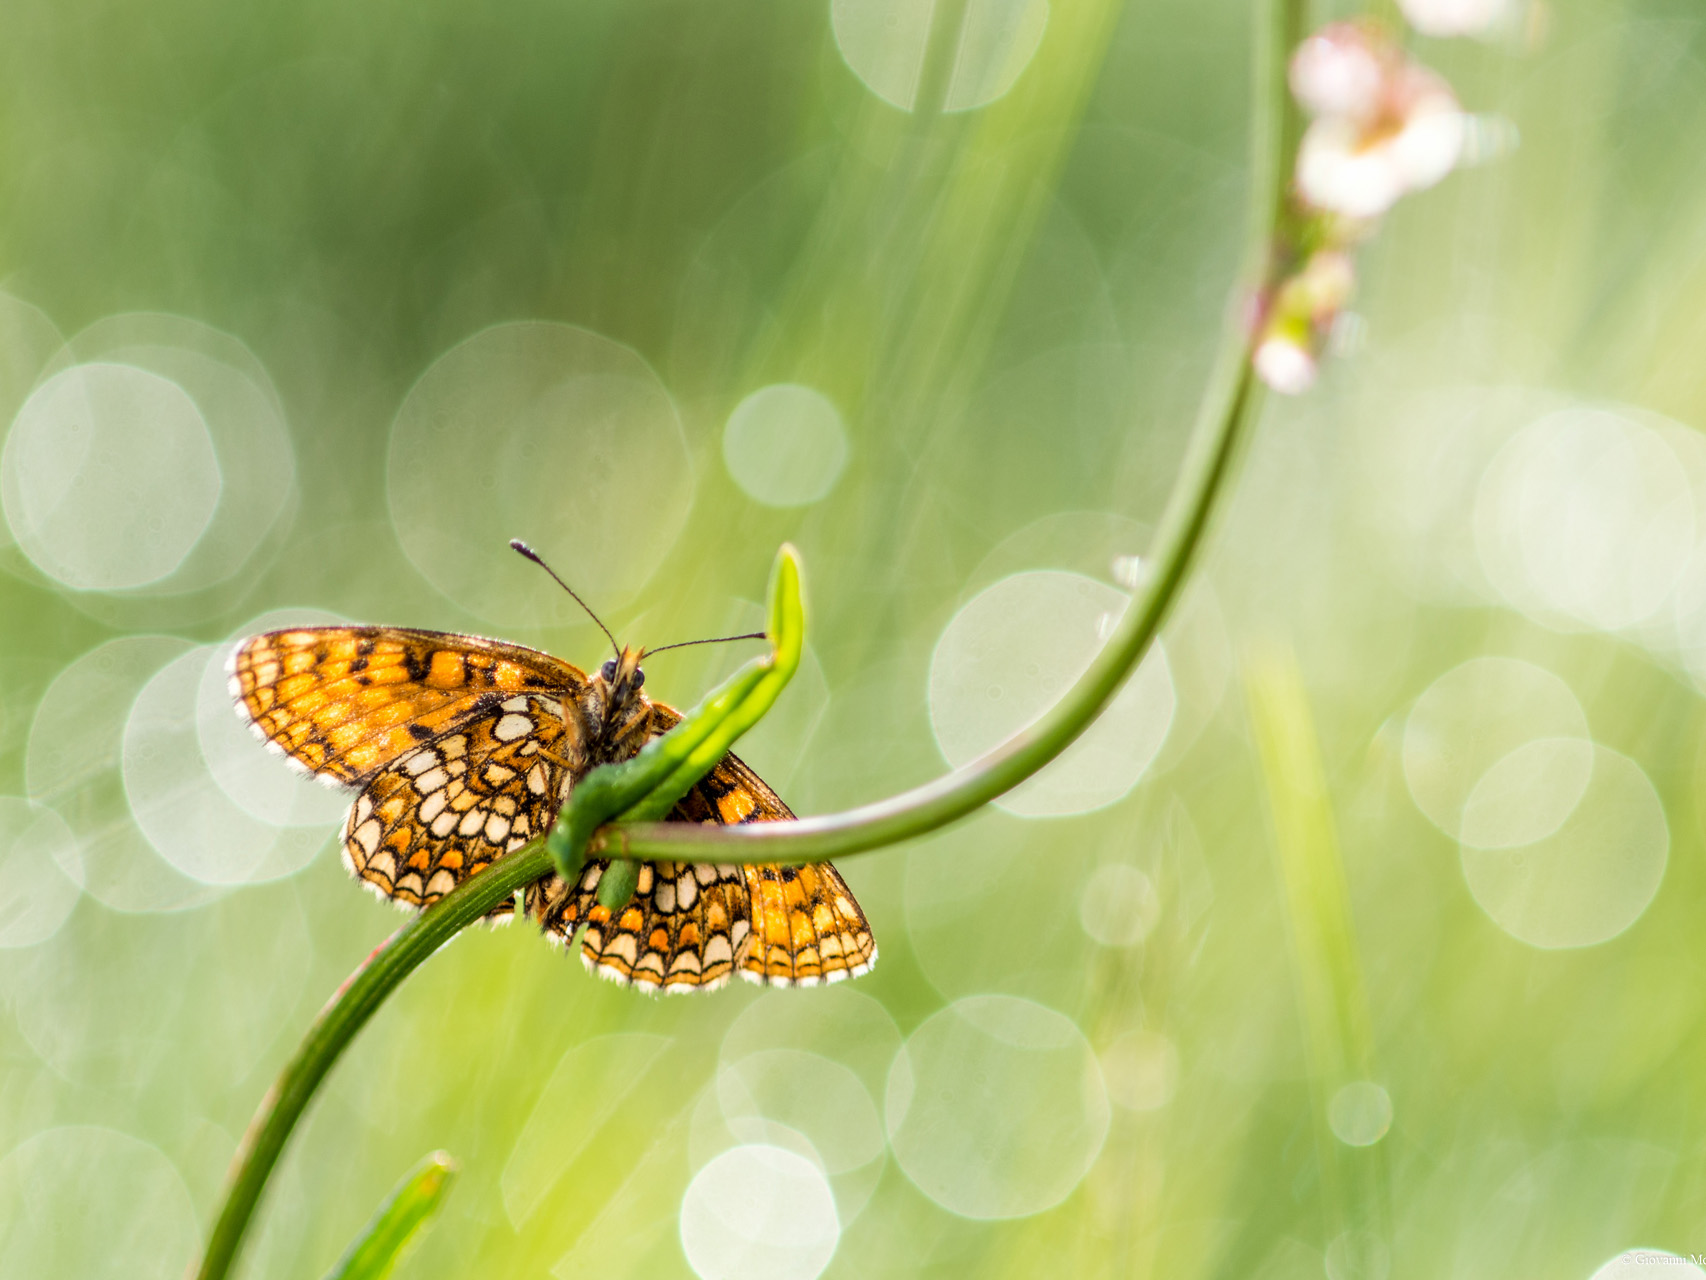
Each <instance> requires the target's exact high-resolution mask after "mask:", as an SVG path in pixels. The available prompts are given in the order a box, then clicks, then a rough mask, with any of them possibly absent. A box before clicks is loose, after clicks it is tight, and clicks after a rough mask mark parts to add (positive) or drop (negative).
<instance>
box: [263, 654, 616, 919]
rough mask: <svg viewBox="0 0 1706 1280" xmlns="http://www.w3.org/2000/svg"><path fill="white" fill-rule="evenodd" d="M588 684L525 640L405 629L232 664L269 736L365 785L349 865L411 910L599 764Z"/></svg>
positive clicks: (545, 818) (496, 853)
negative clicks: (589, 757)
mask: <svg viewBox="0 0 1706 1280" xmlns="http://www.w3.org/2000/svg"><path fill="white" fill-rule="evenodd" d="M585 683H586V677H585V676H584V675H583V674H582V673H581V672H580V671H579V670H578V669H576V668H575V667H572V666H570V665H569V664H568V663H566V662H562V661H560V660H558V659H556V658H553V657H551V656H550V655H549V654H545V653H540V652H538V651H536V650H533V649H526V648H523V647H521V646H520V645H512V644H505V643H503V642H501V641H496V640H485V639H481V638H479V637H476V636H458V635H448V634H445V633H442V632H436V631H411V630H405V629H403V628H397V627H315V628H302V629H298V630H290V631H274V632H270V633H268V634H266V635H260V636H254V637H252V638H251V639H248V640H245V641H244V642H243V643H242V644H240V645H239V646H238V647H237V649H236V651H235V652H234V653H233V655H232V660H231V691H232V694H233V696H234V697H235V698H236V700H237V707H238V710H239V712H240V713H241V714H242V715H244V716H245V717H246V718H247V719H248V720H249V723H250V726H251V728H252V729H253V730H254V732H255V734H256V736H257V737H259V738H260V739H261V740H262V741H263V742H265V743H266V744H267V745H268V746H269V747H270V748H271V749H273V750H275V751H278V752H280V753H282V754H283V755H284V756H285V757H286V759H287V760H289V761H290V762H291V763H293V764H294V765H295V766H297V767H298V768H300V769H302V770H304V771H305V772H309V773H312V774H314V775H315V776H317V777H319V778H320V779H321V781H324V782H329V783H331V784H332V785H347V786H354V787H359V788H361V791H360V794H359V795H358V796H357V797H356V800H355V804H354V805H353V806H352V808H351V809H350V812H349V815H348V817H347V818H346V819H345V821H344V828H343V847H344V860H345V862H346V863H347V864H348V865H349V867H350V870H351V871H352V872H354V874H356V875H357V876H359V877H360V878H361V879H362V880H363V881H364V882H366V883H367V885H368V886H369V887H371V888H372V889H373V890H374V891H375V892H377V893H379V894H380V895H381V896H383V897H386V898H390V899H392V900H394V901H396V902H397V903H398V904H399V905H408V906H424V905H427V904H429V903H432V902H434V901H436V900H437V899H439V898H440V897H442V896H444V894H446V893H448V892H449V891H450V890H451V889H453V888H454V887H455V886H456V885H457V884H459V883H461V881H462V880H464V879H466V878H467V877H468V876H471V875H473V874H475V873H476V872H478V871H480V870H481V869H483V868H484V867H486V866H487V865H489V864H490V863H491V862H492V861H494V860H495V859H497V858H500V857H502V856H503V855H504V854H505V853H508V852H510V851H511V850H513V849H516V848H519V847H520V846H521V845H522V844H525V843H526V842H527V841H528V840H529V839H531V838H532V837H533V836H534V835H537V834H539V833H540V832H541V831H543V830H544V829H545V828H546V827H547V826H548V825H549V823H550V822H551V819H552V817H553V816H554V815H555V813H556V810H557V807H558V806H559V805H560V804H561V803H562V801H563V799H564V797H566V796H567V794H568V790H569V786H570V779H571V778H572V777H573V775H574V773H575V771H576V769H577V767H578V766H579V762H580V761H581V760H582V759H583V758H584V749H583V744H581V743H579V742H578V741H575V740H574V736H573V731H572V730H571V728H570V725H569V722H568V721H567V720H566V718H565V715H564V704H565V702H567V701H568V700H569V699H570V698H572V697H573V696H574V695H575V694H576V693H577V692H578V691H579V690H580V689H581V688H582V687H584V685H585ZM503 914H507V911H506V910H504V909H500V910H499V911H498V912H495V913H494V915H503Z"/></svg>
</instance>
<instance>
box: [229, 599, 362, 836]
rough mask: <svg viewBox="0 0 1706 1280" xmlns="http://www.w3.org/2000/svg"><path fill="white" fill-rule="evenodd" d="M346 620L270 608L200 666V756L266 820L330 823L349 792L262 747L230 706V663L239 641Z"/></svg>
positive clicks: (237, 798)
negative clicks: (311, 776)
mask: <svg viewBox="0 0 1706 1280" xmlns="http://www.w3.org/2000/svg"><path fill="white" fill-rule="evenodd" d="M347 621H348V619H346V618H340V617H339V616H338V615H337V614H334V613H327V612H325V611H324V610H321V609H275V610H271V611H269V612H267V613H264V614H262V615H261V616H260V617H258V618H252V619H250V620H249V621H248V622H246V623H244V624H243V625H242V626H240V627H238V628H237V629H236V630H235V631H233V632H232V634H231V639H230V640H229V642H228V643H226V644H223V645H215V646H214V647H213V650H212V651H211V652H210V654H209V656H208V661H207V663H206V665H205V666H203V668H202V675H201V683H200V685H199V687H198V688H197V690H196V700H195V728H196V743H197V744H198V745H199V748H200V756H201V759H202V761H203V762H204V763H205V764H206V766H207V769H208V771H209V772H210V773H212V775H213V780H214V781H215V782H216V783H218V784H219V789H220V790H221V791H223V792H224V793H225V794H226V796H228V797H229V798H230V800H231V801H232V803H234V804H236V805H237V806H238V807H239V808H241V809H242V810H243V811H244V812H246V813H248V814H249V815H250V816H252V817H255V818H258V819H259V820H260V821H262V822H266V823H270V824H272V825H273V826H278V827H312V826H329V825H330V824H332V823H336V822H340V821H341V820H342V819H343V816H344V811H345V810H347V809H348V808H349V806H350V802H351V792H349V791H347V790H345V789H344V788H342V787H328V786H326V785H324V784H323V783H320V782H317V781H314V780H312V779H309V778H305V777H303V776H302V775H301V774H300V773H298V772H297V771H296V770H294V769H288V768H286V767H284V765H283V764H282V763H281V762H280V761H279V758H278V756H276V755H274V754H273V753H272V752H270V751H268V750H267V749H266V748H265V747H264V746H262V745H261V743H260V741H259V740H258V739H257V738H256V737H255V735H254V734H253V733H251V732H250V731H249V726H248V722H247V720H246V719H245V718H244V717H242V716H240V715H239V714H238V713H237V708H236V707H235V706H233V705H232V699H231V689H230V676H229V675H228V673H227V672H226V670H225V665H226V661H227V659H228V657H229V655H230V653H231V650H232V648H233V647H234V646H235V645H236V644H237V642H238V641H239V640H241V639H246V638H247V637H249V636H252V635H258V634H260V633H261V632H264V631H274V630H277V629H279V628H281V627H324V626H336V625H338V624H340V623H345V622H347Z"/></svg>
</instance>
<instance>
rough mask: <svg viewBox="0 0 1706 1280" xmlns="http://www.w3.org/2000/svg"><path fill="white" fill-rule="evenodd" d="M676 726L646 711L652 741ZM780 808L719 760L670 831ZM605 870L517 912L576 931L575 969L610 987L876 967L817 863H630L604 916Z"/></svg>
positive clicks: (865, 926) (543, 887) (759, 817)
mask: <svg viewBox="0 0 1706 1280" xmlns="http://www.w3.org/2000/svg"><path fill="white" fill-rule="evenodd" d="M679 719H680V717H679V716H677V715H676V713H675V712H674V711H673V710H671V709H670V708H668V707H665V706H663V705H661V704H654V705H653V722H652V731H653V733H654V734H655V733H663V732H665V731H666V730H668V729H670V728H672V727H673V726H674V725H675V724H676V723H678V722H679ZM793 816H794V815H793V813H792V812H791V811H790V810H789V809H788V806H787V805H785V804H783V803H782V800H781V798H780V797H779V796H777V794H776V793H775V792H774V791H772V790H771V789H770V788H769V787H768V786H766V785H765V783H764V782H763V780H762V779H760V778H759V777H758V775H757V774H755V773H753V771H752V770H751V769H749V768H747V766H746V765H745V764H744V763H743V762H742V761H741V760H740V759H739V758H738V757H736V756H732V755H731V756H725V757H723V759H722V761H721V762H720V763H719V764H718V765H717V767H716V768H714V769H712V770H711V772H710V773H709V774H707V775H706V776H705V777H704V778H703V779H701V780H700V781H699V783H698V784H697V785H696V786H695V787H694V788H693V790H691V791H690V792H688V793H687V795H686V796H685V797H683V798H682V800H681V802H680V803H679V804H678V805H676V807H675V809H674V811H673V812H671V814H670V815H669V817H670V821H672V822H710V823H718V824H722V825H733V824H736V823H742V822H774V821H777V820H780V819H785V818H792V817H793ZM608 865H609V864H608V863H606V862H604V861H602V860H595V861H593V862H589V863H588V864H587V866H586V868H585V870H584V871H583V872H582V873H581V878H580V882H579V883H578V884H577V885H575V887H574V888H573V889H572V890H570V889H569V888H568V887H567V886H566V885H565V884H564V882H563V881H562V880H560V879H558V878H557V877H555V876H550V877H547V878H546V879H545V880H543V881H541V882H540V883H539V884H537V885H535V886H534V890H533V891H532V892H531V893H530V895H529V900H528V907H529V913H530V914H531V915H532V916H533V917H534V918H535V919H536V920H538V921H539V923H540V925H541V927H543V928H544V929H545V931H546V932H547V934H549V935H552V936H554V937H556V938H558V939H560V940H561V941H563V942H565V943H566V942H568V941H569V940H570V939H571V938H572V937H573V936H574V933H575V930H576V929H577V928H579V927H580V926H581V925H583V924H584V925H585V928H586V932H585V935H584V937H583V938H582V941H581V960H582V962H583V963H584V964H585V965H586V966H587V968H589V969H591V970H592V971H593V972H595V973H597V974H599V975H600V976H602V977H606V978H609V979H611V980H612V981H615V982H620V983H624V984H626V985H631V986H638V987H642V988H644V989H646V990H651V991H657V990H662V991H666V992H673V991H698V990H710V989H713V988H715V987H720V986H722V985H723V984H724V983H725V982H727V981H728V980H729V976H730V974H732V973H733V972H735V971H736V970H737V969H738V970H739V971H740V974H741V976H742V977H743V978H746V979H747V980H748V981H751V982H762V983H769V984H770V985H772V986H778V987H794V986H802V987H809V986H816V985H817V984H818V983H820V982H838V981H841V980H842V979H844V978H854V977H858V976H859V975H860V974H862V973H866V972H868V971H869V970H870V968H871V966H872V965H873V964H875V963H876V959H877V948H876V944H875V942H874V941H873V939H872V937H871V926H870V924H869V922H867V921H866V919H865V914H864V912H863V911H861V910H860V909H859V904H858V903H857V902H856V901H855V900H854V898H853V894H852V891H851V890H849V889H848V888H847V884H846V882H845V881H843V880H842V878H841V876H840V874H839V873H838V872H837V871H836V870H835V868H834V867H832V866H830V865H829V864H828V863H827V862H820V863H817V864H815V865H812V866H806V867H776V866H765V865H751V866H734V865H728V864H711V863H675V862H659V863H652V864H642V866H641V868H640V876H639V882H638V884H637V886H636V888H635V891H634V896H633V898H632V899H630V900H629V902H628V903H627V904H626V905H625V906H623V907H622V908H620V909H619V910H617V911H615V912H611V911H610V910H608V909H607V908H605V907H602V906H600V905H599V904H598V882H599V879H600V877H602V875H603V874H604V870H605V868H606V867H607V866H608Z"/></svg>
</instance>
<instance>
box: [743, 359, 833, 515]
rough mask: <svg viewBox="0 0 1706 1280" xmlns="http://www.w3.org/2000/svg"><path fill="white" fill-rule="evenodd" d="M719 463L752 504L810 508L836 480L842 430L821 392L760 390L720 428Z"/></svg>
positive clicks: (787, 387)
mask: <svg viewBox="0 0 1706 1280" xmlns="http://www.w3.org/2000/svg"><path fill="white" fill-rule="evenodd" d="M723 465H724V466H726V467H727V468H728V469H729V475H730V476H732V477H733V478H734V482H735V483H736V484H738V485H739V486H740V487H741V489H742V490H744V491H745V492H746V494H747V496H748V497H750V498H752V499H753V500H754V501H756V502H761V503H763V504H764V505H765V506H767V507H804V506H809V505H810V504H811V503H814V502H816V501H818V500H819V499H820V498H823V497H825V496H827V495H828V493H829V491H830V490H831V489H833V488H835V482H836V481H837V480H839V479H840V478H841V471H842V468H843V467H845V466H846V465H847V429H846V428H845V427H844V426H842V424H841V414H840V413H839V412H837V411H836V408H835V405H834V404H832V403H831V402H830V400H829V397H827V396H825V395H824V394H823V393H822V392H820V391H814V390H813V389H812V388H811V387H802V386H800V385H799V384H798V383H792V382H780V383H776V384H775V385H773V386H768V387H760V388H759V389H758V390H757V391H754V392H753V393H752V394H751V395H749V396H747V397H746V399H744V400H742V401H741V402H740V403H739V404H738V405H736V406H735V409H734V412H733V413H731V414H729V420H728V422H727V423H725V424H724V426H723Z"/></svg>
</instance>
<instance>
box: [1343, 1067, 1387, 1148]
mask: <svg viewBox="0 0 1706 1280" xmlns="http://www.w3.org/2000/svg"><path fill="white" fill-rule="evenodd" d="M1327 1124H1328V1126H1329V1127H1330V1128H1331V1129H1332V1130H1333V1136H1334V1137H1335V1138H1337V1139H1338V1140H1339V1141H1340V1142H1342V1143H1344V1144H1345V1145H1346V1146H1351V1147H1371V1146H1373V1145H1374V1144H1375V1143H1377V1142H1379V1141H1380V1140H1381V1139H1382V1138H1384V1137H1385V1136H1386V1131H1387V1130H1388V1129H1390V1128H1391V1127H1392V1097H1391V1095H1390V1094H1388V1093H1387V1092H1386V1090H1385V1089H1383V1088H1382V1087H1381V1086H1379V1085H1377V1084H1375V1083H1374V1081H1372V1080H1353V1081H1351V1082H1350V1083H1349V1084H1346V1085H1341V1086H1340V1087H1339V1088H1338V1089H1336V1090H1335V1091H1334V1093H1333V1097H1332V1099H1331V1100H1330V1101H1329V1102H1328V1103H1327Z"/></svg>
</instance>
